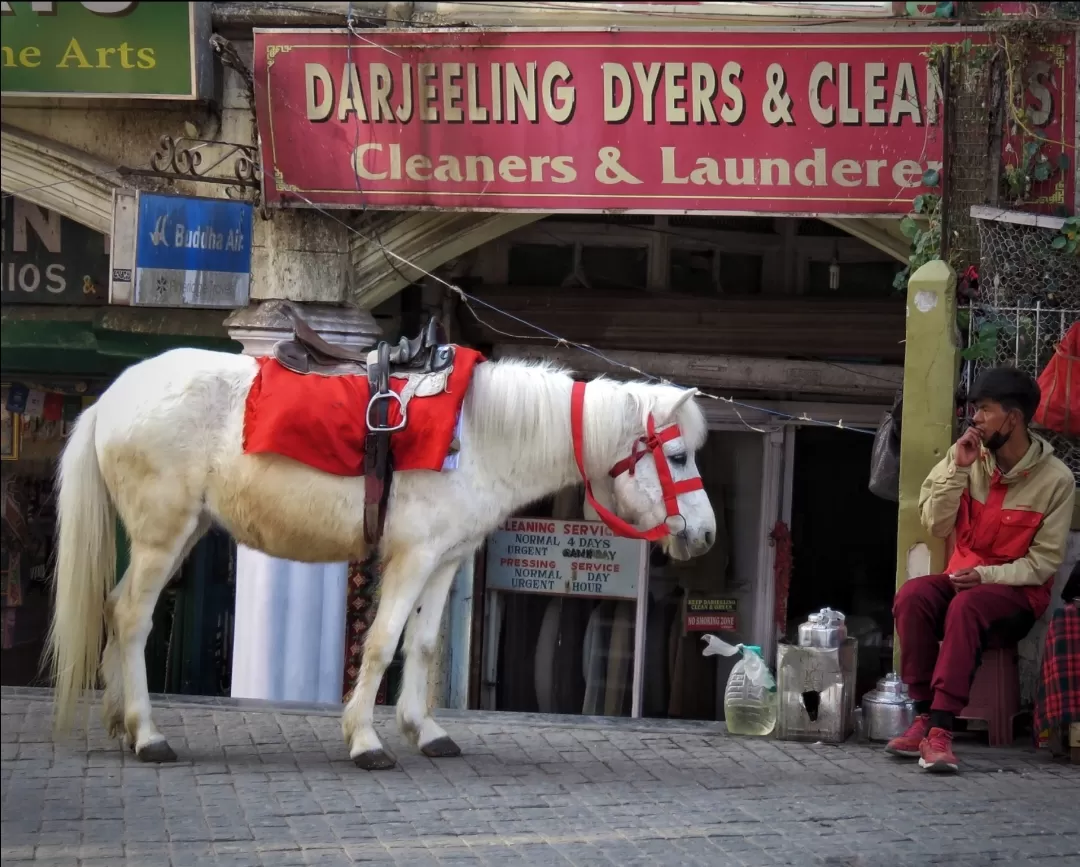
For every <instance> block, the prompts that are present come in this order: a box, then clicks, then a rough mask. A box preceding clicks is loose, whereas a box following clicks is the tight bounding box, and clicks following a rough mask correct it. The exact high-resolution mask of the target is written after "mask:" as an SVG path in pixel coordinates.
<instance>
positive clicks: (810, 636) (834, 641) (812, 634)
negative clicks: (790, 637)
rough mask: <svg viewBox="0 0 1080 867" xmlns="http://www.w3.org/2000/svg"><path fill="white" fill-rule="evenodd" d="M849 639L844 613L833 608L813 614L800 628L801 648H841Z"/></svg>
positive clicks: (823, 609)
mask: <svg viewBox="0 0 1080 867" xmlns="http://www.w3.org/2000/svg"><path fill="white" fill-rule="evenodd" d="M847 637H848V634H847V624H846V623H845V622H844V615H843V613H842V612H840V611H836V610H834V609H832V608H822V609H821V611H819V612H817V613H816V614H811V615H810V616H809V617H808V618H807V620H806V623H803V624H802V625H801V626H800V627H799V646H800V647H840V646H842V645H843V643H844V642H845V641H846V640H847Z"/></svg>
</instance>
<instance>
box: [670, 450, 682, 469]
mask: <svg viewBox="0 0 1080 867" xmlns="http://www.w3.org/2000/svg"><path fill="white" fill-rule="evenodd" d="M668 460H669V461H671V462H672V463H673V464H675V466H677V467H685V466H686V455H685V454H684V453H682V452H680V453H679V454H677V455H672V456H671V457H670V458H668Z"/></svg>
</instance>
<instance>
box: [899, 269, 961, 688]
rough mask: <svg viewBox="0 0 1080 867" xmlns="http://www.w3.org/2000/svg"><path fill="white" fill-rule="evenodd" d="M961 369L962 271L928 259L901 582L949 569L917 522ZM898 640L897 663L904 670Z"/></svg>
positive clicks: (944, 443) (911, 313)
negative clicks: (959, 312)
mask: <svg viewBox="0 0 1080 867" xmlns="http://www.w3.org/2000/svg"><path fill="white" fill-rule="evenodd" d="M959 373H960V350H959V332H958V331H957V326H956V272H955V271H953V269H952V268H950V267H949V265H948V264H946V263H945V262H942V261H941V260H935V261H933V262H927V263H926V264H925V265H923V266H922V267H921V268H920V269H919V270H918V271H916V272H915V273H914V274H912V275H911V279H910V280H909V281H908V299H907V342H906V343H905V348H904V407H903V418H902V422H901V428H900V501H899V519H898V523H897V533H896V587H897V589H899V588H900V586H901V585H902V584H903V583H904V582H905V581H907V580H908V579H909V578H916V577H918V576H920V575H928V574H931V573H933V572H936V571H940V570H941V569H943V568H945V540H943V539H935V538H934V537H933V536H931V535H930V534H929V533H928V532H927V531H926V530H925V529H924V528H923V525H922V521H921V520H920V519H919V490H920V488H921V487H922V483H923V480H924V479H925V478H926V476H927V474H928V473H929V472H930V470H931V469H932V468H933V466H934V464H936V463H937V462H938V461H940V460H941V459H942V458H943V457H944V456H945V452H947V451H948V450H949V446H950V445H952V443H953V437H954V430H955V422H956V412H955V395H956V386H957V381H958V377H959ZM899 661H900V644H899V641H894V644H893V663H894V666H896V667H897V669H899Z"/></svg>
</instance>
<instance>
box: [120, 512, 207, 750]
mask: <svg viewBox="0 0 1080 867" xmlns="http://www.w3.org/2000/svg"><path fill="white" fill-rule="evenodd" d="M208 529H210V519H209V518H208V517H206V516H205V515H203V516H200V518H199V519H198V521H197V523H196V526H195V530H194V532H193V533H192V534H191V535H190V536H189V537H188V540H187V542H185V544H184V547H183V549H182V550H181V552H180V556H179V558H177V560H176V563H175V564H174V566H173V568H172V571H171V572H170V573H169V574H168V575H167V576H166V578H165V582H164V583H163V584H162V585H161V586H162V588H164V586H165V584H168V582H169V580H170V579H171V578H172V576H173V575H175V574H176V571H177V570H178V569H179V568H180V566H181V565H182V564H183V562H184V560H185V559H186V558H187V556H188V554H190V553H191V550H192V549H193V548H194V547H195V545H196V544H198V542H199V540H200V539H201V538H202V537H203V536H204V535H205V534H206V531H207V530H208ZM133 564H134V560H132V565H129V566H128V568H127V569H126V570H124V577H123V578H122V579H121V580H120V583H118V584H117V585H116V587H115V588H114V589H113V591H112V592H111V593H110V594H109V598H108V599H107V600H106V601H105V628H106V641H105V651H104V653H103V654H102V657H101V678H102V681H103V682H104V684H105V692H104V695H103V696H102V709H101V713H102V720H103V721H104V723H105V728H106V730H107V731H108V733H109V737H114V738H115V737H122V736H123V735H124V734H125V733H126V727H125V722H124V715H125V706H124V697H125V686H124V661H125V657H124V646H123V642H122V641H121V639H120V637H119V635H118V633H117V621H116V606H117V603H118V602H119V601H120V600H121V599H122V598H123V597H124V596H125V594H127V593H128V592H129V587H130V585H131V583H132V581H133V580H134V579H132V578H131V576H132V574H133V568H132V567H133ZM160 592H161V591H160V590H159V591H158V595H160ZM156 604H157V598H156V597H155V598H154V601H153V602H152V603H151V608H150V612H151V617H152V616H153V610H154V606H155V605H156ZM147 633H148V634H149V629H148V630H147ZM145 641H146V639H145V638H144V639H143V642H144V644H145ZM144 668H145V661H144ZM143 679H144V681H145V676H144V678H143ZM131 747H132V748H133V749H134V748H135V740H134V739H132V740H131Z"/></svg>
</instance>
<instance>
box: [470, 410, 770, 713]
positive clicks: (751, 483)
mask: <svg viewBox="0 0 1080 867" xmlns="http://www.w3.org/2000/svg"><path fill="white" fill-rule="evenodd" d="M763 455H764V449H763V441H762V436H761V435H760V434H756V433H753V432H745V433H743V432H735V431H715V432H713V433H712V434H710V436H709V440H708V442H707V443H706V446H705V447H704V448H703V449H702V450H701V451H700V452H699V453H698V466H699V469H700V471H701V475H702V479H703V481H704V483H705V489H706V492H707V493H708V495H709V498H710V500H711V502H712V504H713V510H714V512H715V514H716V518H717V533H718V541H717V544H716V545H715V546H714V548H713V549H712V551H710V552H709V553H708V554H706V555H704V556H702V557H698V558H695V559H694V560H691V561H687V562H685V563H680V562H676V561H670V560H668V558H667V557H666V556H664V554H663V553H662V551H661V549H660V548H659V546H649V545H648V544H647V543H644V542H637V541H634V540H629V539H619V538H616V537H614V536H613V535H612V534H611V533H610V531H609V530H607V528H606V527H604V525H603V524H601V523H599V522H591V521H585V520H583V519H582V517H581V515H582V513H583V510H582V499H583V492H582V491H580V490H577V491H571V492H568V493H567V495H566V496H560V497H559V498H557V500H556V502H555V503H554V504H551V505H548V506H547V507H546V508H533V509H532V510H530V513H529V515H523V516H520V517H517V518H514V519H511V520H510V521H508V522H507V523H506V524H505V525H504V528H503V530H502V531H500V532H499V533H496V534H495V535H494V536H492V537H491V538H490V539H489V542H488V546H487V557H486V570H485V571H486V587H487V594H486V603H485V609H486V610H485V617H486V619H487V626H486V637H485V648H484V659H485V663H484V665H485V677H484V681H485V682H486V684H487V690H486V695H485V699H484V701H483V704H484V706H485V707H488V708H490V709H495V710H507V711H523V712H534V713H535V712H540V713H558V714H585V715H603V716H630V715H631V714H632V712H633V711H634V692H635V679H634V677H635V661H636V660H637V659H638V658H639V657H640V666H639V669H640V670H639V673H638V675H639V678H640V696H639V700H640V708H639V712H640V715H642V716H646V717H672V718H682V719H704V720H716V719H721V718H722V717H723V699H722V696H723V684H724V682H725V681H726V678H727V674H728V671H729V670H730V667H731V664H733V660H727V659H719V658H718V657H715V656H713V657H703V656H702V655H701V650H702V648H703V646H704V645H703V642H702V640H701V638H702V635H704V634H705V633H706V632H712V633H715V634H718V635H720V636H721V637H723V638H724V639H725V640H726V641H730V642H733V643H734V642H739V641H743V642H747V643H752V642H753V640H755V638H756V636H755V635H754V634H753V630H754V619H753V610H754V597H755V593H756V590H757V584H758V575H759V566H760V563H759V557H760V551H759V548H760V545H759V543H760V540H761V538H762V533H761V513H762V511H761V502H762V500H761V498H762V479H763V472H764V460H763ZM554 515H560V516H561V517H558V518H556V517H553V516H554ZM639 576H640V577H639ZM639 591H640V592H639ZM640 604H643V605H644V606H645V609H644V611H639V607H638V606H639V605H640ZM639 628H641V630H642V633H643V634H642V636H641V639H640V640H639V639H638V629H639Z"/></svg>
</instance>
